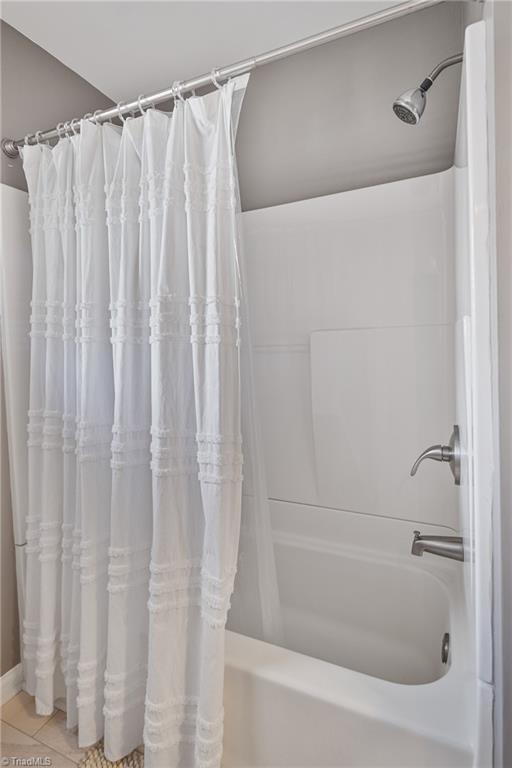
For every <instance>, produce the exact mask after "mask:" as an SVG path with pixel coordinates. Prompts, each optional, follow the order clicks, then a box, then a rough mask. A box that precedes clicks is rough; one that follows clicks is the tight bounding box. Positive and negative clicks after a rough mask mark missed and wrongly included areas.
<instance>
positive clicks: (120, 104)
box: [116, 101, 126, 125]
mask: <svg viewBox="0 0 512 768" xmlns="http://www.w3.org/2000/svg"><path fill="white" fill-rule="evenodd" d="M123 103H124V102H122V101H120V102H119V104H117V105H116V109H117V114H118V115H119V119H120V121H121V122H122V124H123V125H124V124H125V123H126V118H125V116H124V115H123V113H122V112H121V107H122V106H123Z"/></svg>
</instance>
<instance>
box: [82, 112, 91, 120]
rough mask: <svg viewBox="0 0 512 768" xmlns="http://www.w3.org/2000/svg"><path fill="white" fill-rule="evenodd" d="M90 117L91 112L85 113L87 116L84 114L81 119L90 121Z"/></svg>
mask: <svg viewBox="0 0 512 768" xmlns="http://www.w3.org/2000/svg"><path fill="white" fill-rule="evenodd" d="M91 117H92V112H87V114H86V115H84V116H83V118H82V119H83V120H90V119H91Z"/></svg>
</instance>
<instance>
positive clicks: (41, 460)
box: [23, 75, 248, 768]
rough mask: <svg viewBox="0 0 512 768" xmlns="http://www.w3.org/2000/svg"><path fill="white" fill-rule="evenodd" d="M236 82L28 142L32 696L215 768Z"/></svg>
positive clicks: (118, 734) (229, 396)
mask: <svg viewBox="0 0 512 768" xmlns="http://www.w3.org/2000/svg"><path fill="white" fill-rule="evenodd" d="M247 80H248V76H247V75H246V76H243V77H240V78H236V79H234V80H232V81H230V82H228V83H227V84H226V85H224V86H222V88H220V89H218V90H216V91H214V92H212V93H210V94H208V95H206V96H204V97H200V98H199V97H193V98H190V99H188V100H187V101H185V102H181V101H178V102H177V103H176V105H175V109H174V112H173V114H172V116H171V115H167V114H165V113H162V112H159V111H157V110H153V109H151V110H149V111H148V112H147V113H146V114H145V115H144V116H140V117H137V118H133V119H129V120H127V121H126V123H125V125H124V127H123V129H122V130H121V129H120V128H117V127H115V126H113V125H110V124H105V125H103V126H97V125H94V124H93V123H92V122H90V121H82V123H81V126H80V134H79V135H76V136H72V137H70V138H66V139H62V140H61V141H59V143H58V144H57V145H56V146H55V147H54V148H53V149H51V148H49V147H46V146H28V147H26V148H24V150H23V162H24V168H25V173H26V176H27V182H28V187H29V197H30V205H31V232H32V248H33V291H32V318H31V373H30V411H29V426H28V430H29V441H28V445H29V510H28V518H27V546H26V551H27V587H26V614H25V620H24V634H23V648H24V663H25V676H26V677H25V679H26V687H27V690H28V691H29V692H30V693H32V694H34V695H35V697H36V706H37V711H38V712H39V713H40V714H48V713H50V712H51V711H52V710H53V707H54V704H55V701H56V700H57V699H59V697H61V696H64V697H65V701H66V710H67V722H68V726H70V727H72V726H74V725H78V732H79V743H80V745H81V746H86V745H89V744H93V743H94V742H96V741H97V740H98V739H100V738H101V737H102V736H103V735H104V737H105V753H106V755H107V757H108V758H109V759H111V760H114V759H118V758H120V757H121V756H123V755H125V754H127V753H128V752H130V751H131V750H132V749H134V748H135V747H137V746H138V745H139V744H141V743H142V741H143V738H144V744H145V759H146V764H147V765H149V766H162V768H163V767H164V766H165V768H173V766H187V767H188V766H194V768H214V767H215V766H219V765H220V758H221V752H222V734H223V708H222V697H223V675H224V627H225V623H226V616H227V611H228V608H229V602H230V596H231V593H232V590H233V582H234V576H235V571H236V563H237V551H238V541H239V529H240V514H241V481H242V447H241V415H240V364H239V336H240V327H239V326H240V279H239V265H238V247H237V242H238V241H237V231H236V226H237V224H236V215H237V202H238V193H237V178H236V168H235V160H234V136H235V133H236V125H237V122H238V115H239V110H240V107H241V103H242V99H243V95H244V92H245V87H246V84H247Z"/></svg>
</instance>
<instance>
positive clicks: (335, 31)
mask: <svg viewBox="0 0 512 768" xmlns="http://www.w3.org/2000/svg"><path fill="white" fill-rule="evenodd" d="M440 2H442V0H408V2H405V3H400V4H399V5H394V6H391V7H390V8H385V9H384V10H382V11H378V12H377V13H372V14H370V15H368V16H363V17H362V18H360V19H355V20H354V21H349V22H347V23H346V24H342V25H341V26H339V27H332V28H331V29H327V30H325V31H324V32H319V33H318V34H316V35H311V36H310V37H305V38H303V39H302V40H297V41H296V42H294V43H289V44H288V45H284V46H282V47H281V48H274V49H273V50H271V51H267V52H266V53H261V54H259V55H258V56H253V57H251V58H249V59H243V60H242V61H238V62H236V63H235V64H230V65H228V66H226V67H221V68H219V69H214V70H213V71H212V72H208V73H206V74H204V75H199V77H195V78H193V79H192V80H184V81H182V82H180V83H175V84H174V85H173V87H172V88H167V89H165V90H163V91H158V92H157V93H154V94H152V95H150V96H140V97H139V98H138V99H135V100H134V101H131V102H129V103H125V104H119V105H117V106H114V107H110V108H109V109H105V110H103V111H100V110H98V111H96V112H95V113H94V114H91V113H89V114H87V115H85V116H84V117H87V118H89V119H91V120H93V121H94V122H96V123H103V122H105V121H106V120H111V119H113V118H116V117H121V116H122V115H125V114H128V113H130V112H133V111H135V110H141V111H142V109H144V108H146V107H152V106H154V105H156V104H161V103H162V102H164V101H168V100H169V99H175V98H181V97H182V96H183V94H184V93H187V92H190V91H193V90H194V89H195V88H201V87H203V86H205V85H209V84H211V83H215V82H216V81H217V80H226V79H227V78H230V77H234V76H235V75H242V74H244V73H246V72H251V71H252V70H253V69H255V68H256V67H261V66H263V65H264V64H269V63H270V62H272V61H277V60H278V59H284V58H286V57H287V56H293V55H294V54H296V53H301V52H302V51H307V50H309V49H310V48H316V47H317V46H319V45H324V44H325V43H330V42H331V41H333V40H338V39H339V38H340V37H345V36H346V35H351V34H353V33H354V32H361V31H362V30H364V29H369V28H371V27H375V26H377V25H378V24H382V23H384V22H386V21H391V20H392V19H397V18H399V17H400V16H405V15H407V14H409V13H412V12H413V11H419V10H422V9H423V8H428V7H430V6H432V5H437V4H438V3H440ZM77 122H78V119H77V118H73V120H69V121H67V122H66V123H59V125H58V126H57V127H56V128H50V129H48V130H46V131H36V133H33V134H30V135H28V136H26V137H25V138H23V139H2V151H3V153H4V154H5V155H7V157H9V158H16V157H19V151H18V148H19V147H21V146H23V144H38V143H39V142H41V141H49V140H50V139H58V138H60V136H61V135H62V133H65V134H67V133H70V132H73V133H77V132H78V131H79V130H80V128H79V125H75V123H77Z"/></svg>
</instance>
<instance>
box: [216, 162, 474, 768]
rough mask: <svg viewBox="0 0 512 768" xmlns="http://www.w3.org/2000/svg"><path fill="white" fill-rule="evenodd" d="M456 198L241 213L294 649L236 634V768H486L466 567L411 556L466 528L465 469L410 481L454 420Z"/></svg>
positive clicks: (230, 705) (229, 755) (423, 194)
mask: <svg viewBox="0 0 512 768" xmlns="http://www.w3.org/2000/svg"><path fill="white" fill-rule="evenodd" d="M453 203H454V197H453V171H452V170H450V171H446V172H443V173H440V174H436V175H432V176H424V177H421V178H416V179H409V180H405V181H399V182H393V183H390V184H385V185H382V186H378V187H372V188H367V189H360V190H356V191H352V192H345V193H341V194H338V195H332V196H329V197H324V198H317V199H313V200H307V201H303V202H299V203H294V204H290V205H283V206H279V207H276V208H270V209H266V210H259V211H254V212H250V213H246V214H244V216H243V223H244V247H245V257H246V262H247V271H248V281H247V283H248V287H249V294H250V296H249V298H250V309H251V313H252V323H253V344H254V349H255V368H256V381H257V394H258V398H259V412H260V417H261V422H262V432H263V441H264V455H265V460H266V469H267V475H268V484H269V495H270V497H271V508H272V524H273V532H274V542H275V553H276V565H277V575H278V583H279V592H280V599H281V609H282V616H283V626H284V640H283V645H284V648H278V647H276V646H272V645H269V644H266V643H262V642H261V641H259V640H255V639H253V638H249V637H243V636H240V635H238V634H234V633H231V634H229V636H228V641H227V649H228V651H227V660H228V666H227V671H226V713H227V714H226V722H227V728H226V736H225V762H226V766H228V767H229V766H238V767H240V766H251V768H254V767H255V766H269V767H270V766H272V768H276V767H277V766H294V767H295V766H308V767H310V768H313V766H314V768H319V767H320V766H331V767H332V766H334V765H336V766H347V767H348V766H351V767H352V768H353V767H354V766H361V768H362V767H363V766H364V767H365V768H369V767H370V766H375V767H376V766H379V768H382V767H383V766H394V768H396V767H397V766H403V768H405V767H406V766H407V768H413V767H414V768H415V767H416V766H418V767H419V766H433V767H434V766H436V768H438V767H439V766H450V767H451V768H454V767H455V766H471V765H472V761H473V757H472V732H471V728H472V725H473V723H474V717H475V712H474V701H475V700H474V696H472V695H471V682H470V681H471V665H470V652H471V647H470V644H469V642H468V634H469V632H468V626H467V620H466V616H467V612H466V608H465V597H464V581H463V568H462V566H461V564H460V563H456V562H450V561H446V560H443V559H442V558H438V557H433V556H431V555H425V556H424V557H422V558H419V557H414V556H413V555H411V553H410V550H411V543H412V538H413V531H414V530H415V529H416V528H419V529H420V530H421V531H422V533H424V534H433V535H435V534H443V533H444V534H448V535H450V534H455V533H456V532H457V530H458V529H459V520H458V509H457V493H456V489H455V486H454V484H453V478H452V475H451V473H450V471H449V468H448V467H447V466H444V465H440V464H438V463H434V462H425V464H423V465H422V466H421V469H420V471H419V472H418V475H417V476H416V477H415V478H411V477H410V475H409V472H410V468H411V466H412V463H413V461H414V460H415V459H416V457H417V456H418V454H419V453H420V452H421V451H422V450H423V449H424V448H425V447H426V446H428V445H430V444H434V443H439V442H444V441H446V440H447V439H448V437H449V435H450V433H451V430H452V426H453V424H454V417H455V380H454V311H455V286H454V226H453V220H454V210H453ZM230 628H231V629H234V630H236V631H237V632H239V631H240V632H242V633H246V634H247V630H246V628H245V627H244V617H243V614H242V612H238V606H237V605H236V603H235V608H234V610H233V611H232V614H231V616H230ZM445 632H448V633H449V634H450V648H451V650H450V657H449V660H448V663H447V664H443V662H442V660H441V644H442V639H443V635H444V633H445ZM312 723H314V727H312V725H311V724H312Z"/></svg>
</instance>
